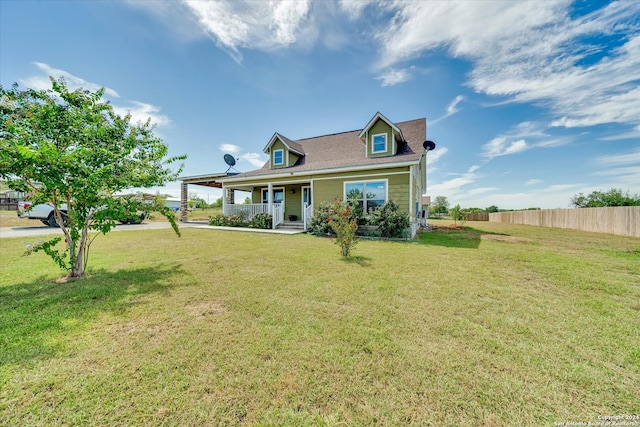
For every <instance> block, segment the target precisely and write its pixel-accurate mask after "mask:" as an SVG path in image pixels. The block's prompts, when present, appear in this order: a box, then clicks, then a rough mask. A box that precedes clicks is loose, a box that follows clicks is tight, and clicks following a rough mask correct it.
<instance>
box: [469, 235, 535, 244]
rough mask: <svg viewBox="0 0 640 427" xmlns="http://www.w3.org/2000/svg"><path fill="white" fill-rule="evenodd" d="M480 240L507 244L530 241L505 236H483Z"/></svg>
mask: <svg viewBox="0 0 640 427" xmlns="http://www.w3.org/2000/svg"><path fill="white" fill-rule="evenodd" d="M480 239H482V240H493V241H496V242H507V243H527V242H528V241H529V240H528V239H524V238H522V237H515V236H507V235H504V234H482V235H481V236H480Z"/></svg>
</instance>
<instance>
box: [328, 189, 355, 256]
mask: <svg viewBox="0 0 640 427" xmlns="http://www.w3.org/2000/svg"><path fill="white" fill-rule="evenodd" d="M328 222H329V226H330V227H331V229H332V230H333V232H334V233H336V238H335V244H336V245H339V246H340V255H342V256H345V257H346V256H349V255H350V254H351V251H352V250H353V248H354V246H355V245H356V243H358V240H357V238H356V230H357V229H358V220H357V217H356V216H354V214H353V211H352V207H351V205H350V204H349V203H347V202H343V201H342V199H340V198H336V199H334V200H333V204H332V205H331V208H330V210H329V221H328Z"/></svg>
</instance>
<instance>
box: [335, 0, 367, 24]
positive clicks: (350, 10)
mask: <svg viewBox="0 0 640 427" xmlns="http://www.w3.org/2000/svg"><path fill="white" fill-rule="evenodd" d="M375 2H376V0H339V2H338V4H339V5H340V9H342V11H343V12H345V13H346V14H347V16H348V17H349V19H350V20H351V21H355V20H356V19H358V18H360V16H361V15H362V12H363V11H364V9H365V8H366V7H367V6H369V5H370V4H374V3H375Z"/></svg>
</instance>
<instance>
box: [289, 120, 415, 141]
mask: <svg viewBox="0 0 640 427" xmlns="http://www.w3.org/2000/svg"><path fill="white" fill-rule="evenodd" d="M426 119H427V118H426V117H419V118H416V119H411V120H404V121H402V122H393V124H395V125H400V124H404V123H409V122H415V121H418V120H426ZM362 129H364V128H361V129H353V130H347V131H343V132H334V133H327V134H324V135H317V136H308V137H306V138H300V139H292V140H291V141H293V142H300V141H305V140H308V139H317V138H324V137H325V136H335V135H342V134H345V133H352V132H360V131H362Z"/></svg>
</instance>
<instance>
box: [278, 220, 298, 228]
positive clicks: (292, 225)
mask: <svg viewBox="0 0 640 427" xmlns="http://www.w3.org/2000/svg"><path fill="white" fill-rule="evenodd" d="M276 229H278V230H304V222H302V221H285V222H283V223H282V224H280V225H278V226H277V227H276Z"/></svg>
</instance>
